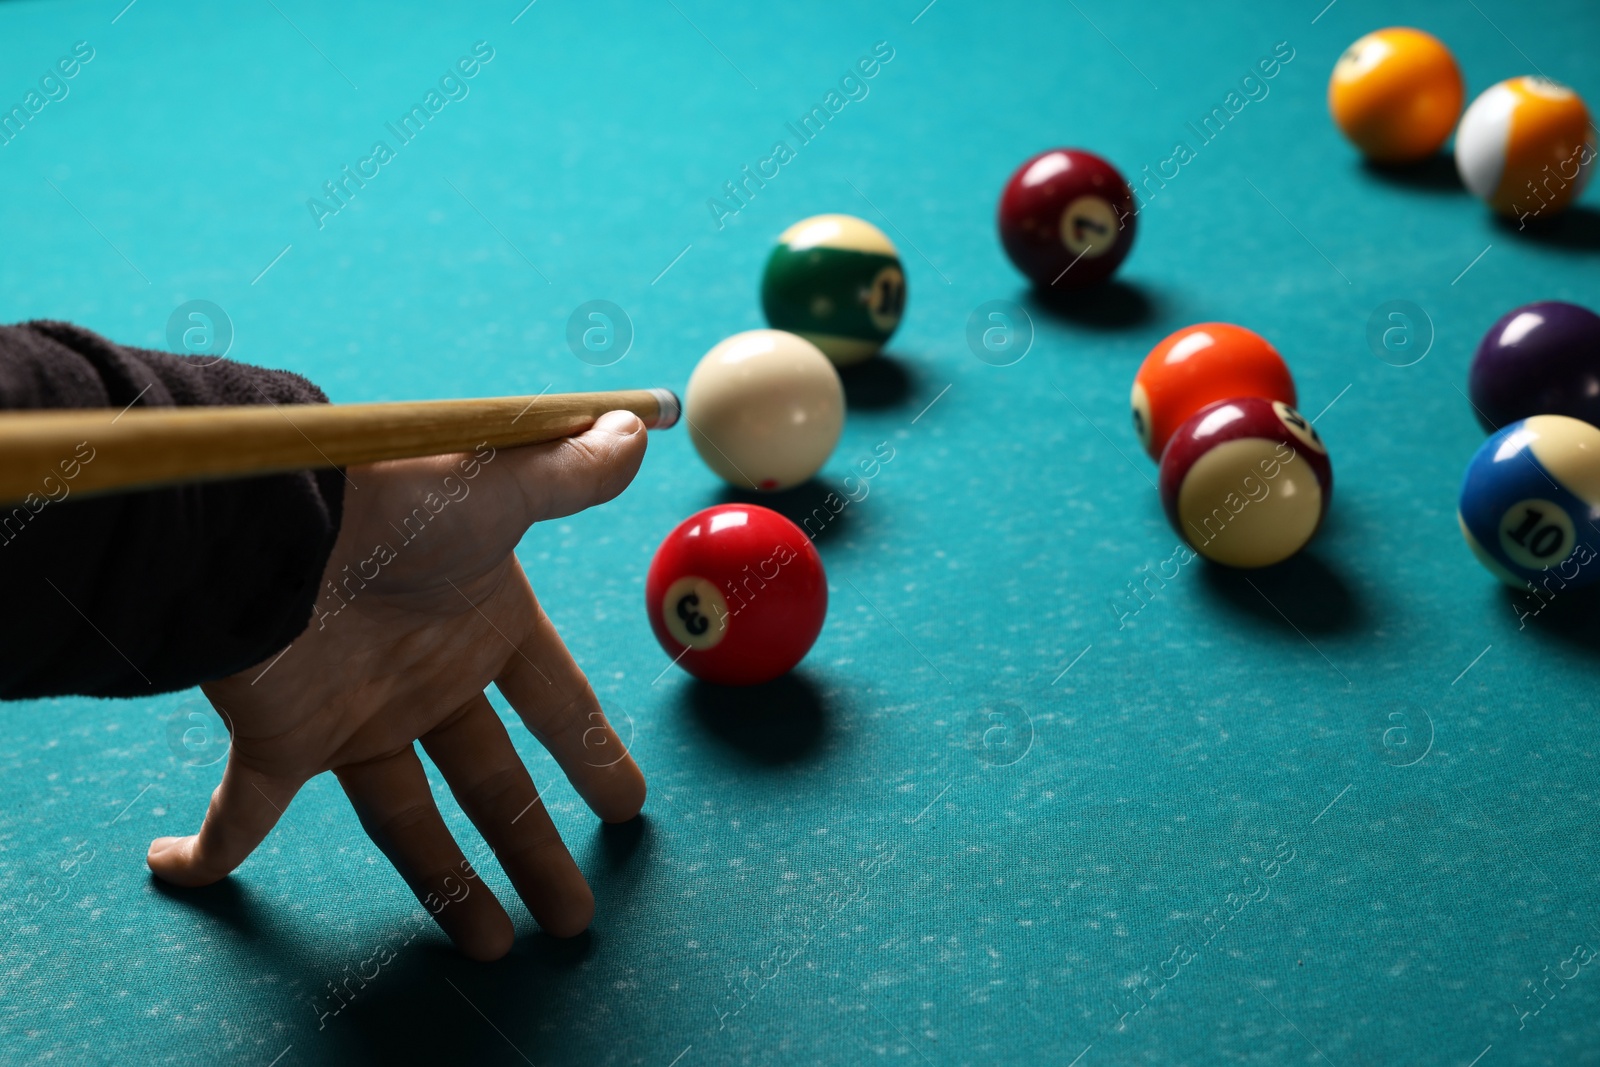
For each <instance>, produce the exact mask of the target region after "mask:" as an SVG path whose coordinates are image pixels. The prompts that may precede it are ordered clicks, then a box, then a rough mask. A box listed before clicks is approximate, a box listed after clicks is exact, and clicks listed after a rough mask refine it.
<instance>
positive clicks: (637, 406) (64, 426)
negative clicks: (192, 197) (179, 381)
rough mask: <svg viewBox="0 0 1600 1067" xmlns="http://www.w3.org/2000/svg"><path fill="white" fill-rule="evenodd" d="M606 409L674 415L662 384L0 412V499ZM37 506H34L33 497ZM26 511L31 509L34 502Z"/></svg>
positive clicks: (551, 432)
mask: <svg viewBox="0 0 1600 1067" xmlns="http://www.w3.org/2000/svg"><path fill="white" fill-rule="evenodd" d="M608 411H631V412H633V413H634V414H635V415H637V416H639V418H640V419H641V420H642V421H643V422H644V424H645V426H646V427H648V428H651V429H658V430H663V429H666V428H667V427H669V426H671V425H672V424H673V423H675V422H677V421H678V414H679V411H680V405H679V403H678V398H677V396H675V395H674V394H673V393H672V392H671V391H670V390H667V389H630V390H621V391H617V392H606V393H557V394H552V395H539V396H503V397H485V398H482V399H476V400H422V401H402V402H398V403H383V404H260V405H247V406H242V407H171V408H124V409H122V411H121V412H120V413H119V412H118V411H117V410H116V409H115V408H90V409H71V410H68V409H43V410H28V411H11V412H4V413H0V506H8V507H9V506H14V505H18V504H23V503H24V501H25V500H26V499H27V498H28V497H30V496H35V497H37V498H38V499H39V500H44V501H48V500H51V499H62V498H63V497H62V496H61V493H62V489H61V487H62V486H65V487H66V494H65V495H66V496H67V497H76V496H78V495H80V494H93V493H106V492H114V491H126V490H131V489H151V488H156V487H159V486H167V485H176V484H179V483H182V482H200V481H218V480H221V479H227V478H247V477H254V476H257V475H263V474H280V473H283V472H285V471H298V470H308V469H317V468H326V467H343V466H348V465H350V464H355V463H372V462H375V461H377V460H384V459H406V458H410V457H413V456H433V455H441V454H444V453H450V452H470V451H473V450H474V449H476V448H478V447H479V446H480V445H483V444H485V443H487V444H489V445H492V446H494V447H497V448H512V447H515V446H517V445H531V444H539V443H541V442H545V441H554V440H557V439H559V438H563V437H572V436H574V435H576V434H580V433H582V432H583V431H585V430H587V429H588V428H589V427H590V426H592V425H594V423H595V420H597V419H598V418H599V417H600V416H601V415H604V414H605V413H606V412H608ZM41 507H42V505H41ZM35 510H37V509H35Z"/></svg>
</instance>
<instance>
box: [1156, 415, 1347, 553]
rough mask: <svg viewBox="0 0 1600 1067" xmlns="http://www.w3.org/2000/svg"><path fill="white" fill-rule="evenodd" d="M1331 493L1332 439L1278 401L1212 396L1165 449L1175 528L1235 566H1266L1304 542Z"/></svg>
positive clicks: (1165, 484) (1164, 495)
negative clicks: (1329, 441) (1326, 442)
mask: <svg viewBox="0 0 1600 1067" xmlns="http://www.w3.org/2000/svg"><path fill="white" fill-rule="evenodd" d="M1332 495H1333V467H1332V466H1331V465H1330V464H1329V463H1328V449H1327V447H1326V446H1325V445H1323V443H1322V438H1321V437H1319V436H1318V435H1317V431H1316V429H1315V428H1314V427H1313V426H1312V425H1311V423H1310V422H1309V421H1308V420H1307V419H1306V418H1305V416H1303V415H1301V414H1300V413H1299V412H1298V411H1296V410H1295V409H1294V408H1292V407H1290V406H1289V405H1288V404H1285V403H1284V402H1283V401H1281V400H1267V399H1264V398H1262V397H1255V396H1251V397H1239V398H1236V399H1233V400H1219V401H1217V402H1216V403H1215V404H1207V405H1206V406H1205V407H1203V408H1201V409H1200V410H1199V411H1197V412H1195V413H1194V415H1193V416H1191V417H1190V419H1189V421H1188V422H1185V423H1184V424H1183V425H1182V426H1180V427H1178V431H1177V433H1174V434H1173V435H1172V439H1171V440H1169V441H1168V442H1167V449H1166V451H1165V452H1163V453H1162V454H1161V504H1162V507H1164V508H1165V509H1166V512H1167V519H1168V520H1169V521H1170V522H1171V523H1172V528H1173V529H1174V530H1176V531H1177V532H1178V536H1180V537H1182V538H1183V539H1184V540H1185V541H1187V542H1188V543H1189V546H1190V547H1191V548H1193V549H1194V550H1195V551H1196V552H1198V553H1200V554H1201V555H1202V556H1205V557H1206V558H1207V559H1209V560H1214V561H1216V562H1217V563H1223V564H1226V565H1228V566H1230V567H1266V566H1270V565H1271V564H1274V563H1278V562H1280V561H1282V560H1285V559H1288V558H1289V557H1290V556H1292V555H1294V554H1295V553H1296V552H1298V551H1300V549H1301V548H1303V547H1305V544H1306V542H1308V541H1310V540H1311V538H1312V535H1314V534H1315V533H1316V532H1317V528H1318V527H1319V526H1321V525H1322V518H1323V516H1324V515H1326V514H1327V513H1328V500H1329V498H1330V497H1331V496H1332Z"/></svg>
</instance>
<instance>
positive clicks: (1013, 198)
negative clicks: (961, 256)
mask: <svg viewBox="0 0 1600 1067" xmlns="http://www.w3.org/2000/svg"><path fill="white" fill-rule="evenodd" d="M1134 211H1135V208H1134V201H1133V190H1132V189H1130V188H1128V183H1127V181H1126V180H1125V179H1124V178H1123V177H1122V175H1121V174H1120V173H1118V171H1117V168H1116V167H1113V166H1112V165H1111V164H1110V163H1107V162H1106V161H1105V160H1103V159H1101V158H1100V157H1099V156H1097V155H1094V154H1093V153H1091V152H1084V151H1082V150H1080V149H1076V148H1053V149H1051V150H1050V151H1048V152H1042V153H1040V154H1039V155H1037V156H1034V157H1033V158H1032V159H1030V160H1028V161H1027V162H1026V163H1024V164H1023V165H1022V166H1020V167H1018V168H1017V171H1016V173H1015V174H1013V175H1011V180H1010V181H1008V182H1006V188H1005V192H1003V193H1001V194H1000V243H1001V244H1003V245H1004V246H1005V249H1006V255H1008V256H1010V257H1011V262H1012V263H1014V264H1016V266H1017V269H1018V270H1020V271H1021V272H1022V273H1023V274H1026V275H1027V276H1028V277H1029V278H1031V279H1032V280H1033V283H1034V284H1035V285H1037V286H1038V287H1039V288H1041V289H1081V288H1083V287H1084V286H1086V285H1094V284H1095V283H1097V282H1103V281H1105V280H1106V279H1107V278H1109V277H1111V274H1112V272H1113V271H1115V270H1116V269H1117V267H1118V266H1119V265H1120V264H1121V263H1122V261H1123V260H1124V259H1126V258H1127V256H1128V250H1129V249H1130V248H1132V247H1133V235H1134V232H1135V230H1136V229H1137V226H1136V222H1137V216H1136V215H1135V214H1134Z"/></svg>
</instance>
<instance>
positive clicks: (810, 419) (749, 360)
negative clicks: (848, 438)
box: [683, 330, 844, 490]
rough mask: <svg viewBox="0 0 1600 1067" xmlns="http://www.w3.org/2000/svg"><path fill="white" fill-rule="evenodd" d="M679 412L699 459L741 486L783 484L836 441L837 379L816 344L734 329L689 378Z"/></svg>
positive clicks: (840, 420) (808, 469)
mask: <svg viewBox="0 0 1600 1067" xmlns="http://www.w3.org/2000/svg"><path fill="white" fill-rule="evenodd" d="M683 418H684V422H686V423H687V424H688V426H689V439H690V440H691V441H693V442H694V447H695V450H696V451H697V452H699V453H700V458H701V459H703V460H705V461H706V466H708V467H710V468H711V469H712V470H713V471H715V472H716V473H717V474H718V475H720V476H721V477H722V478H723V479H724V480H726V481H727V482H729V483H730V484H732V485H736V486H738V487H740V488H742V489H769V490H770V489H788V488H789V487H791V486H795V485H799V484H801V483H802V482H804V481H806V480H807V479H809V478H810V477H811V476H812V475H814V474H816V473H817V471H819V470H821V469H822V465H823V464H824V463H826V462H827V460H828V457H829V456H830V455H832V454H833V448H834V446H835V445H837V444H838V443H839V432H840V431H841V430H843V429H844V385H843V384H842V383H841V382H840V381H839V372H838V371H837V370H835V369H834V367H833V363H832V362H830V361H829V359H828V357H827V356H825V355H823V354H822V350H821V349H819V348H818V347H817V346H816V345H814V344H812V343H811V342H810V341H807V340H805V339H804V338H803V337H797V336H795V335H794V334H792V333H785V332H784V331H782V330H748V331H746V332H744V333H736V334H734V335H733V336H732V337H730V338H728V339H727V340H725V341H723V342H721V343H720V344H718V345H717V346H716V347H715V348H713V349H712V350H711V351H709V352H707V353H706V354H705V356H704V357H703V358H702V359H701V360H700V362H699V364H698V365H697V366H696V367H695V369H694V373H693V374H691V375H690V376H689V388H688V390H687V391H686V392H685V393H684V395H683Z"/></svg>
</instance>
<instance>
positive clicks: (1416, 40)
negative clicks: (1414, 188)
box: [1328, 26, 1466, 163]
mask: <svg viewBox="0 0 1600 1067" xmlns="http://www.w3.org/2000/svg"><path fill="white" fill-rule="evenodd" d="M1465 97H1466V87H1465V86H1464V85H1463V84H1462V81H1461V70H1460V68H1458V67H1457V66H1456V60H1455V57H1454V56H1452V55H1451V54H1450V50H1449V49H1448V48H1446V47H1445V46H1444V44H1443V42H1441V41H1440V40H1439V39H1438V38H1437V37H1434V36H1433V35H1432V34H1427V33H1423V32H1422V31H1421V30H1413V29H1410V28H1408V27H1404V26H1396V27H1391V28H1390V29H1386V30H1377V31H1375V32H1373V33H1369V34H1367V35H1366V36H1365V37H1363V38H1361V39H1360V40H1359V41H1357V42H1356V43H1355V44H1352V45H1351V46H1350V47H1349V48H1346V49H1345V50H1344V54H1343V55H1341V56H1340V57H1339V61H1338V62H1337V63H1335V64H1334V67H1333V77H1332V78H1331V79H1329V81H1328V110H1329V111H1330V112H1332V114H1333V121H1334V122H1336V123H1338V125H1339V129H1340V130H1342V131H1343V132H1344V135H1345V136H1346V137H1348V138H1349V139H1350V141H1351V143H1352V144H1354V145H1355V146H1356V147H1357V148H1359V149H1361V151H1362V153H1363V154H1365V155H1366V157H1367V158H1368V159H1371V160H1373V161H1375V162H1378V163H1414V162H1416V161H1418V160H1422V159H1427V158H1428V157H1429V156H1431V155H1433V154H1434V153H1435V152H1437V151H1439V149H1440V148H1441V147H1442V146H1443V145H1444V143H1445V141H1447V140H1449V138H1450V132H1451V131H1452V130H1453V129H1455V125H1456V119H1457V118H1458V117H1460V115H1461V104H1462V101H1463V100H1464V99H1465Z"/></svg>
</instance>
